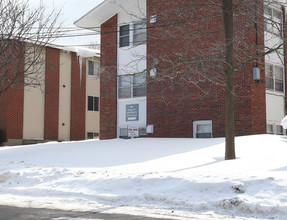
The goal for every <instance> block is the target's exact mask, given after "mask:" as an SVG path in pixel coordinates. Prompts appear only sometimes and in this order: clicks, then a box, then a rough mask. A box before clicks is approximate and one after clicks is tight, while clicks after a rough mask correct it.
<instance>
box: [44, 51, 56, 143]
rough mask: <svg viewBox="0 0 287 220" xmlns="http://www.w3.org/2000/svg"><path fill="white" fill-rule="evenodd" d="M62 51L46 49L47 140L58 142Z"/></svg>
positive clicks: (45, 136) (45, 130)
mask: <svg viewBox="0 0 287 220" xmlns="http://www.w3.org/2000/svg"><path fill="white" fill-rule="evenodd" d="M59 74H60V50H58V49H54V48H49V47H47V48H46V76H45V125H44V126H45V128H44V139H45V140H58V130H59V129H58V126H59V125H58V123H59V81H60V78H59V77H60V75H59Z"/></svg>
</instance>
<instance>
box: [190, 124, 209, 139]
mask: <svg viewBox="0 0 287 220" xmlns="http://www.w3.org/2000/svg"><path fill="white" fill-rule="evenodd" d="M206 124H210V125H211V138H213V127H212V120H199V121H194V122H193V138H197V137H196V133H197V132H196V131H197V130H196V126H197V125H206Z"/></svg>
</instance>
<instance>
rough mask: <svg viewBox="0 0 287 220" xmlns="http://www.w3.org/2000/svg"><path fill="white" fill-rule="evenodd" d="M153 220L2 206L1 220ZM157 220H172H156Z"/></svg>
mask: <svg viewBox="0 0 287 220" xmlns="http://www.w3.org/2000/svg"><path fill="white" fill-rule="evenodd" d="M91 219H96V220H153V219H155V218H149V217H142V216H133V215H125V214H105V213H97V212H77V211H65V210H54V209H39V208H19V207H14V206H2V205H0V220H91ZM156 220H171V219H167V218H156Z"/></svg>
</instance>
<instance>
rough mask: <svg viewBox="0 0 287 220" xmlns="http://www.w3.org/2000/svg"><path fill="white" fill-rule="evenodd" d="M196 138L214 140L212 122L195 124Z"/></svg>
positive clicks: (196, 122) (204, 121)
mask: <svg viewBox="0 0 287 220" xmlns="http://www.w3.org/2000/svg"><path fill="white" fill-rule="evenodd" d="M193 137H194V138H212V121H211V120H202V121H194V122H193Z"/></svg>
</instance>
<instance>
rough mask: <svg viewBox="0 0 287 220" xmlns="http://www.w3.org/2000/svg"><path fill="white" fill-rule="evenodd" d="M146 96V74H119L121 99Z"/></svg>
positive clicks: (119, 94) (119, 95)
mask: <svg viewBox="0 0 287 220" xmlns="http://www.w3.org/2000/svg"><path fill="white" fill-rule="evenodd" d="M143 96H146V75H145V74H134V75H123V76H119V89H118V97H119V99H124V98H135V97H143Z"/></svg>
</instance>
